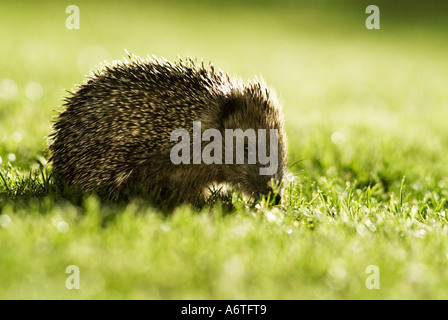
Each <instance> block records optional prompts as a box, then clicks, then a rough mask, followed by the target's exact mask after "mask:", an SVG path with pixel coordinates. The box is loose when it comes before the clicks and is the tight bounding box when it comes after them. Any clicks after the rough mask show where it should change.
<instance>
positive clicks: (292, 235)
mask: <svg viewBox="0 0 448 320" xmlns="http://www.w3.org/2000/svg"><path fill="white" fill-rule="evenodd" d="M323 3H325V1H318V2H317V3H312V2H309V1H305V2H303V3H302V4H300V5H294V4H292V3H280V4H276V2H270V1H267V2H266V3H263V5H257V4H255V3H248V4H245V5H241V4H238V3H236V2H235V3H228V4H226V5H210V4H207V3H205V2H193V3H189V4H188V6H187V5H186V4H183V3H177V2H168V3H166V4H164V5H162V4H151V3H149V4H142V3H135V4H133V5H129V6H128V5H125V4H123V3H119V2H111V3H109V2H107V4H101V3H100V4H94V3H91V2H86V3H83V2H79V4H78V5H79V7H80V10H81V29H80V30H67V29H66V28H65V19H66V17H67V16H68V15H67V14H65V7H66V6H68V5H69V4H70V3H67V4H65V3H60V4H55V3H53V2H43V3H41V4H39V6H38V5H36V4H34V3H32V2H29V3H28V2H20V3H6V2H5V3H4V2H2V3H1V4H0V13H1V14H2V16H1V17H0V18H1V19H0V39H2V40H1V41H2V45H1V46H2V50H1V51H0V58H1V59H0V70H1V71H0V157H1V158H0V159H1V161H0V213H1V214H0V298H2V299H7V298H10V299H17V298H33V299H45V298H56V299H59V298H62V299H78V298H95V299H96V298H106V299H109V298H124V299H133V298H136V299H401V298H404V299H447V298H448V271H447V270H448V269H447V268H446V266H447V263H448V235H447V233H448V226H447V217H446V214H447V204H446V199H447V197H448V165H447V160H446V154H448V131H447V130H446V119H447V118H448V91H447V90H446V88H447V87H448V62H447V60H446V52H447V49H448V44H447V42H446V38H447V35H448V26H447V23H446V22H444V19H446V18H444V17H443V15H440V14H435V15H434V16H430V15H429V14H428V12H426V11H425V10H423V9H422V8H414V11H412V8H413V7H412V5H410V6H409V7H407V9H408V11H406V10H403V11H400V8H399V7H398V8H395V9H394V10H392V9H393V8H392V5H389V6H388V5H387V4H386V3H384V2H381V1H378V5H379V6H380V8H381V9H382V11H381V14H382V15H381V19H382V20H381V30H373V31H369V30H367V29H366V28H365V27H364V20H365V18H366V15H365V13H364V10H365V7H366V6H367V5H368V4H370V3H367V2H365V3H361V4H359V3H355V2H353V3H352V2H350V3H351V6H349V7H346V8H344V7H337V6H336V5H330V7H326V6H324V5H323ZM429 7H430V6H429ZM426 9H427V8H426ZM434 11H435V12H438V13H440V12H441V11H440V9H437V10H434ZM125 48H126V49H127V50H129V51H130V52H133V53H136V54H138V55H142V56H145V55H146V54H156V55H158V56H165V57H166V58H168V59H175V57H176V56H177V55H179V56H181V57H184V56H196V57H200V58H204V60H205V61H208V60H212V61H213V62H214V64H215V66H216V67H218V68H222V69H225V70H228V71H229V72H230V73H235V74H238V75H240V76H242V77H243V79H244V80H247V79H249V78H253V77H254V76H259V75H260V74H261V75H262V76H263V77H264V78H265V80H266V81H267V82H268V83H269V84H270V85H271V86H273V87H274V88H275V89H276V91H277V93H278V94H279V95H280V96H281V97H282V99H283V100H284V101H285V107H284V112H285V115H286V127H287V133H288V146H289V150H288V156H289V162H290V164H293V163H295V162H297V161H298V162H297V164H295V165H294V166H293V167H292V168H291V172H292V173H293V174H294V179H293V180H292V181H291V182H290V183H289V184H288V185H287V188H286V191H285V195H284V197H283V202H282V204H281V205H280V206H276V207H269V206H267V205H266V203H260V204H258V205H257V206H256V207H255V208H254V207H252V206H251V204H250V203H248V202H247V201H246V199H245V198H244V197H242V196H241V195H239V194H236V193H234V194H232V195H231V196H230V198H220V197H218V198H217V199H216V200H214V201H211V203H206V204H204V203H202V204H196V205H191V206H187V205H184V206H180V207H176V208H174V209H173V210H172V211H170V212H166V210H164V211H162V210H160V208H158V207H157V206H154V205H153V204H152V202H151V201H149V200H148V199H141V198H135V199H133V200H131V201H130V202H129V203H119V204H112V203H105V202H100V201H99V200H98V199H97V198H96V197H89V198H84V199H76V200H75V201H69V200H67V199H65V198H64V197H62V196H61V194H60V191H58V190H57V188H56V187H55V186H54V185H53V183H52V180H51V165H50V164H48V163H46V159H47V158H48V154H47V152H46V151H45V147H46V144H47V141H46V136H47V135H48V134H49V133H50V132H51V128H50V126H51V122H50V119H51V117H52V116H53V115H54V114H55V112H54V110H57V109H58V105H60V104H61V97H62V96H63V95H64V94H65V93H64V90H65V89H70V88H73V87H74V85H75V84H77V83H80V82H81V81H82V79H83V76H84V74H85V73H87V72H88V70H90V68H92V67H94V66H96V65H98V64H99V63H100V62H101V61H103V60H104V59H108V60H113V59H120V58H121V57H123V56H124V55H125V54H124V49H125ZM4 79H9V80H8V81H6V82H5V81H4ZM11 80H12V81H13V83H12V84H11ZM2 81H3V82H2ZM14 83H15V85H14ZM30 83H38V84H39V86H36V85H35V84H34V85H33V84H31V85H30ZM8 84H9V86H8V88H9V89H7V85H8ZM11 86H12V89H11ZM15 86H16V87H17V92H16V90H14V87H15ZM33 86H34V89H33ZM27 87H28V90H27V89H26V88H27ZM36 88H37V89H36ZM39 88H41V90H42V92H41V93H42V94H40V89H39ZM14 92H16V94H14ZM69 265H76V266H78V267H79V270H80V285H81V289H80V290H68V289H67V288H66V279H67V277H68V276H69V274H66V273H65V270H66V268H67V266H69ZM370 265H375V266H377V267H378V268H379V271H380V289H371V290H369V289H367V288H366V280H367V277H368V276H369V274H367V273H366V268H367V267H368V266H370Z"/></svg>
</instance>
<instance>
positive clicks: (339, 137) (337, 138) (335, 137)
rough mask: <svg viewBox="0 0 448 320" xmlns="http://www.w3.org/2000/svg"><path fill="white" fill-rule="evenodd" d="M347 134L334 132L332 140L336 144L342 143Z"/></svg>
mask: <svg viewBox="0 0 448 320" xmlns="http://www.w3.org/2000/svg"><path fill="white" fill-rule="evenodd" d="M345 140H346V139H345V135H344V134H343V133H342V132H334V133H333V134H332V135H331V141H332V142H333V143H334V144H336V145H341V144H343V143H344V142H345Z"/></svg>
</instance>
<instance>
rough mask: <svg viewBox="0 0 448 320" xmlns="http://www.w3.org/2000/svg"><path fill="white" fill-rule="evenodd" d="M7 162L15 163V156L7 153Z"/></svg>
mask: <svg viewBox="0 0 448 320" xmlns="http://www.w3.org/2000/svg"><path fill="white" fill-rule="evenodd" d="M8 160H9V161H10V162H14V161H16V155H15V154H14V153H9V154H8Z"/></svg>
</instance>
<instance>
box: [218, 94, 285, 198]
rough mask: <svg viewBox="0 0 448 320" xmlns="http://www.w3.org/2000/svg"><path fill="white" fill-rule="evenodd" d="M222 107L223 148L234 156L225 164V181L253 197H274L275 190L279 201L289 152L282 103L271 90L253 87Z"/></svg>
mask: <svg viewBox="0 0 448 320" xmlns="http://www.w3.org/2000/svg"><path fill="white" fill-rule="evenodd" d="M256 89H258V90H256ZM222 108H223V110H222V118H221V121H222V131H223V136H225V139H223V147H224V150H225V154H226V156H227V155H228V154H229V153H230V154H231V155H232V158H233V159H232V160H233V161H232V162H231V164H229V163H230V161H226V162H225V163H227V164H225V165H223V176H224V178H225V180H226V181H227V182H229V183H232V184H233V185H234V186H236V187H237V188H238V189H239V190H240V191H242V192H244V193H245V194H247V195H249V196H251V197H253V198H257V197H259V196H266V195H269V194H272V195H271V199H272V196H273V194H274V193H275V194H277V195H278V196H277V198H276V199H275V200H276V203H278V202H279V201H280V194H281V190H279V189H278V186H279V185H281V183H282V181H283V178H284V175H285V174H284V173H285V170H286V151H287V150H286V136H285V133H284V128H283V117H282V114H281V109H280V106H279V104H278V103H277V101H276V99H270V98H269V94H268V92H267V90H266V91H262V90H261V89H260V87H256V88H255V89H254V87H250V88H248V89H247V90H246V91H245V94H244V95H243V96H235V97H231V98H228V99H227V100H226V101H225V102H224V103H223V105H222ZM230 134H232V135H233V136H230ZM230 141H232V142H233V143H229V142H230ZM242 158H244V161H242ZM223 163H224V162H223Z"/></svg>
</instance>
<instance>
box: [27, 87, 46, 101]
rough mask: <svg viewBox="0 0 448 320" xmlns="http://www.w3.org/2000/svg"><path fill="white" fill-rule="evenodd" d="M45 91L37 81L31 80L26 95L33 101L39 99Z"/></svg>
mask: <svg viewBox="0 0 448 320" xmlns="http://www.w3.org/2000/svg"><path fill="white" fill-rule="evenodd" d="M43 93H44V89H43V88H42V86H41V85H40V84H39V83H37V82H29V83H28V84H27V85H26V87H25V95H26V97H27V98H28V99H30V100H32V101H37V100H39V99H40V98H41V97H42V95H43Z"/></svg>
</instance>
